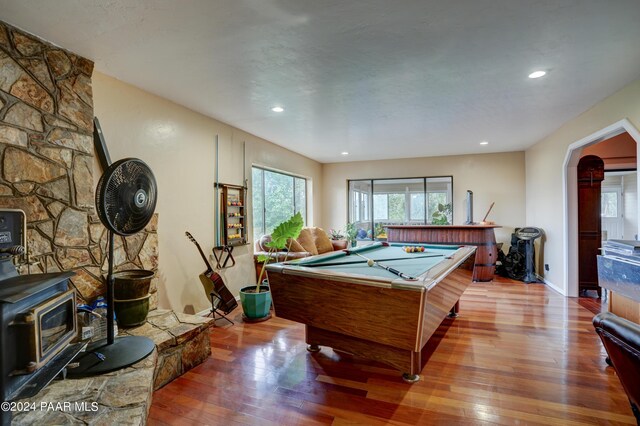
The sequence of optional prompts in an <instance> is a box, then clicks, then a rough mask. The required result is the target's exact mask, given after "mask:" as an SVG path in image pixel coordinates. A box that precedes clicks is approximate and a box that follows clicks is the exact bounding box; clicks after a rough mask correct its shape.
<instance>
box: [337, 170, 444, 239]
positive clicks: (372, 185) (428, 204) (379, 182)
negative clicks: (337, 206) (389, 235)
mask: <svg viewBox="0 0 640 426" xmlns="http://www.w3.org/2000/svg"><path fill="white" fill-rule="evenodd" d="M452 192H453V178H452V177H451V176H446V177H427V178H408V179H405V178H398V179H366V180H364V179H363V180H350V181H349V201H350V202H349V213H348V217H349V219H348V220H349V222H351V223H353V224H354V225H355V227H356V229H357V239H359V240H366V239H381V238H382V239H383V238H385V237H386V233H385V230H384V225H391V224H394V225H404V224H407V225H408V224H431V223H432V222H433V223H439V224H442V223H451V221H452V209H451V200H452ZM370 212H371V213H372V216H370V215H369V213H370Z"/></svg>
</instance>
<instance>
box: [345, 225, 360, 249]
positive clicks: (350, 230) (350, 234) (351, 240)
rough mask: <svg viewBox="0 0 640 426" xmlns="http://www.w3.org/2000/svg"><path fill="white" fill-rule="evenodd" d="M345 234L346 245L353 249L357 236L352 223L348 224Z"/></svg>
mask: <svg viewBox="0 0 640 426" xmlns="http://www.w3.org/2000/svg"><path fill="white" fill-rule="evenodd" d="M345 233H346V234H347V245H348V246H349V247H355V246H356V237H357V236H358V230H357V229H356V225H355V224H354V223H353V222H348V223H347V228H346V230H345Z"/></svg>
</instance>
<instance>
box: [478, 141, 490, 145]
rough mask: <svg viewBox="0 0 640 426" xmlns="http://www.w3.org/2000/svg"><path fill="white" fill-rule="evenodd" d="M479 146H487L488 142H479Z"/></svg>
mask: <svg viewBox="0 0 640 426" xmlns="http://www.w3.org/2000/svg"><path fill="white" fill-rule="evenodd" d="M480 145H489V142H487V141H482V142H480Z"/></svg>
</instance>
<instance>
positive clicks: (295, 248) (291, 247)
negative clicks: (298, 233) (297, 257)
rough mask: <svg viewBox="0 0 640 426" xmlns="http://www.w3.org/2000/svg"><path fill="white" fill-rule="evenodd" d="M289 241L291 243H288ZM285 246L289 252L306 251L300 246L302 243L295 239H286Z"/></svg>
mask: <svg viewBox="0 0 640 426" xmlns="http://www.w3.org/2000/svg"><path fill="white" fill-rule="evenodd" d="M289 243H291V245H289ZM287 248H288V249H289V252H290V253H296V252H305V251H306V250H305V249H304V247H302V244H300V243H299V242H297V241H296V240H292V239H289V240H287Z"/></svg>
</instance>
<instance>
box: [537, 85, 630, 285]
mask: <svg viewBox="0 0 640 426" xmlns="http://www.w3.org/2000/svg"><path fill="white" fill-rule="evenodd" d="M624 118H628V119H629V121H630V122H631V124H632V125H634V126H635V127H636V128H638V127H639V126H640V80H637V81H635V82H633V83H631V84H629V85H628V86H626V87H624V88H623V89H622V90H620V91H619V92H617V93H615V94H613V95H612V96H610V97H608V98H606V99H605V100H603V101H601V102H599V103H598V104H596V105H595V106H593V107H592V108H591V109H589V110H588V111H586V112H584V113H583V114H581V115H580V116H578V117H576V118H575V119H573V120H571V121H569V122H567V123H565V124H564V125H563V126H562V127H560V129H558V130H557V131H555V132H554V133H552V134H551V135H550V136H548V137H547V138H545V139H544V140H542V141H540V142H538V143H537V144H535V145H534V146H532V147H531V148H529V149H528V150H527V151H526V187H527V198H526V211H527V224H528V225H531V226H538V227H541V228H543V229H544V230H545V232H546V243H545V247H544V263H548V264H549V265H550V271H549V272H547V273H545V279H546V280H547V281H548V282H550V283H551V284H552V285H553V286H555V287H557V288H558V289H560V290H561V291H563V292H564V293H565V294H566V293H567V289H568V288H569V283H568V282H566V281H567V279H566V278H565V274H566V273H567V268H568V263H567V261H568V259H567V256H565V253H564V244H563V238H564V235H565V225H564V223H563V214H564V213H563V208H564V202H563V188H564V183H563V169H564V161H565V157H566V155H567V150H568V147H569V145H571V144H572V143H575V142H577V141H580V140H582V139H584V138H586V137H588V136H589V135H592V134H594V133H596V132H598V131H600V130H602V129H604V128H606V127H608V126H610V125H613V124H614V123H616V122H618V121H620V120H622V119H624ZM575 220H576V219H575V218H569V221H570V222H569V226H574V225H575ZM574 284H575V283H573V284H572V285H574Z"/></svg>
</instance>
